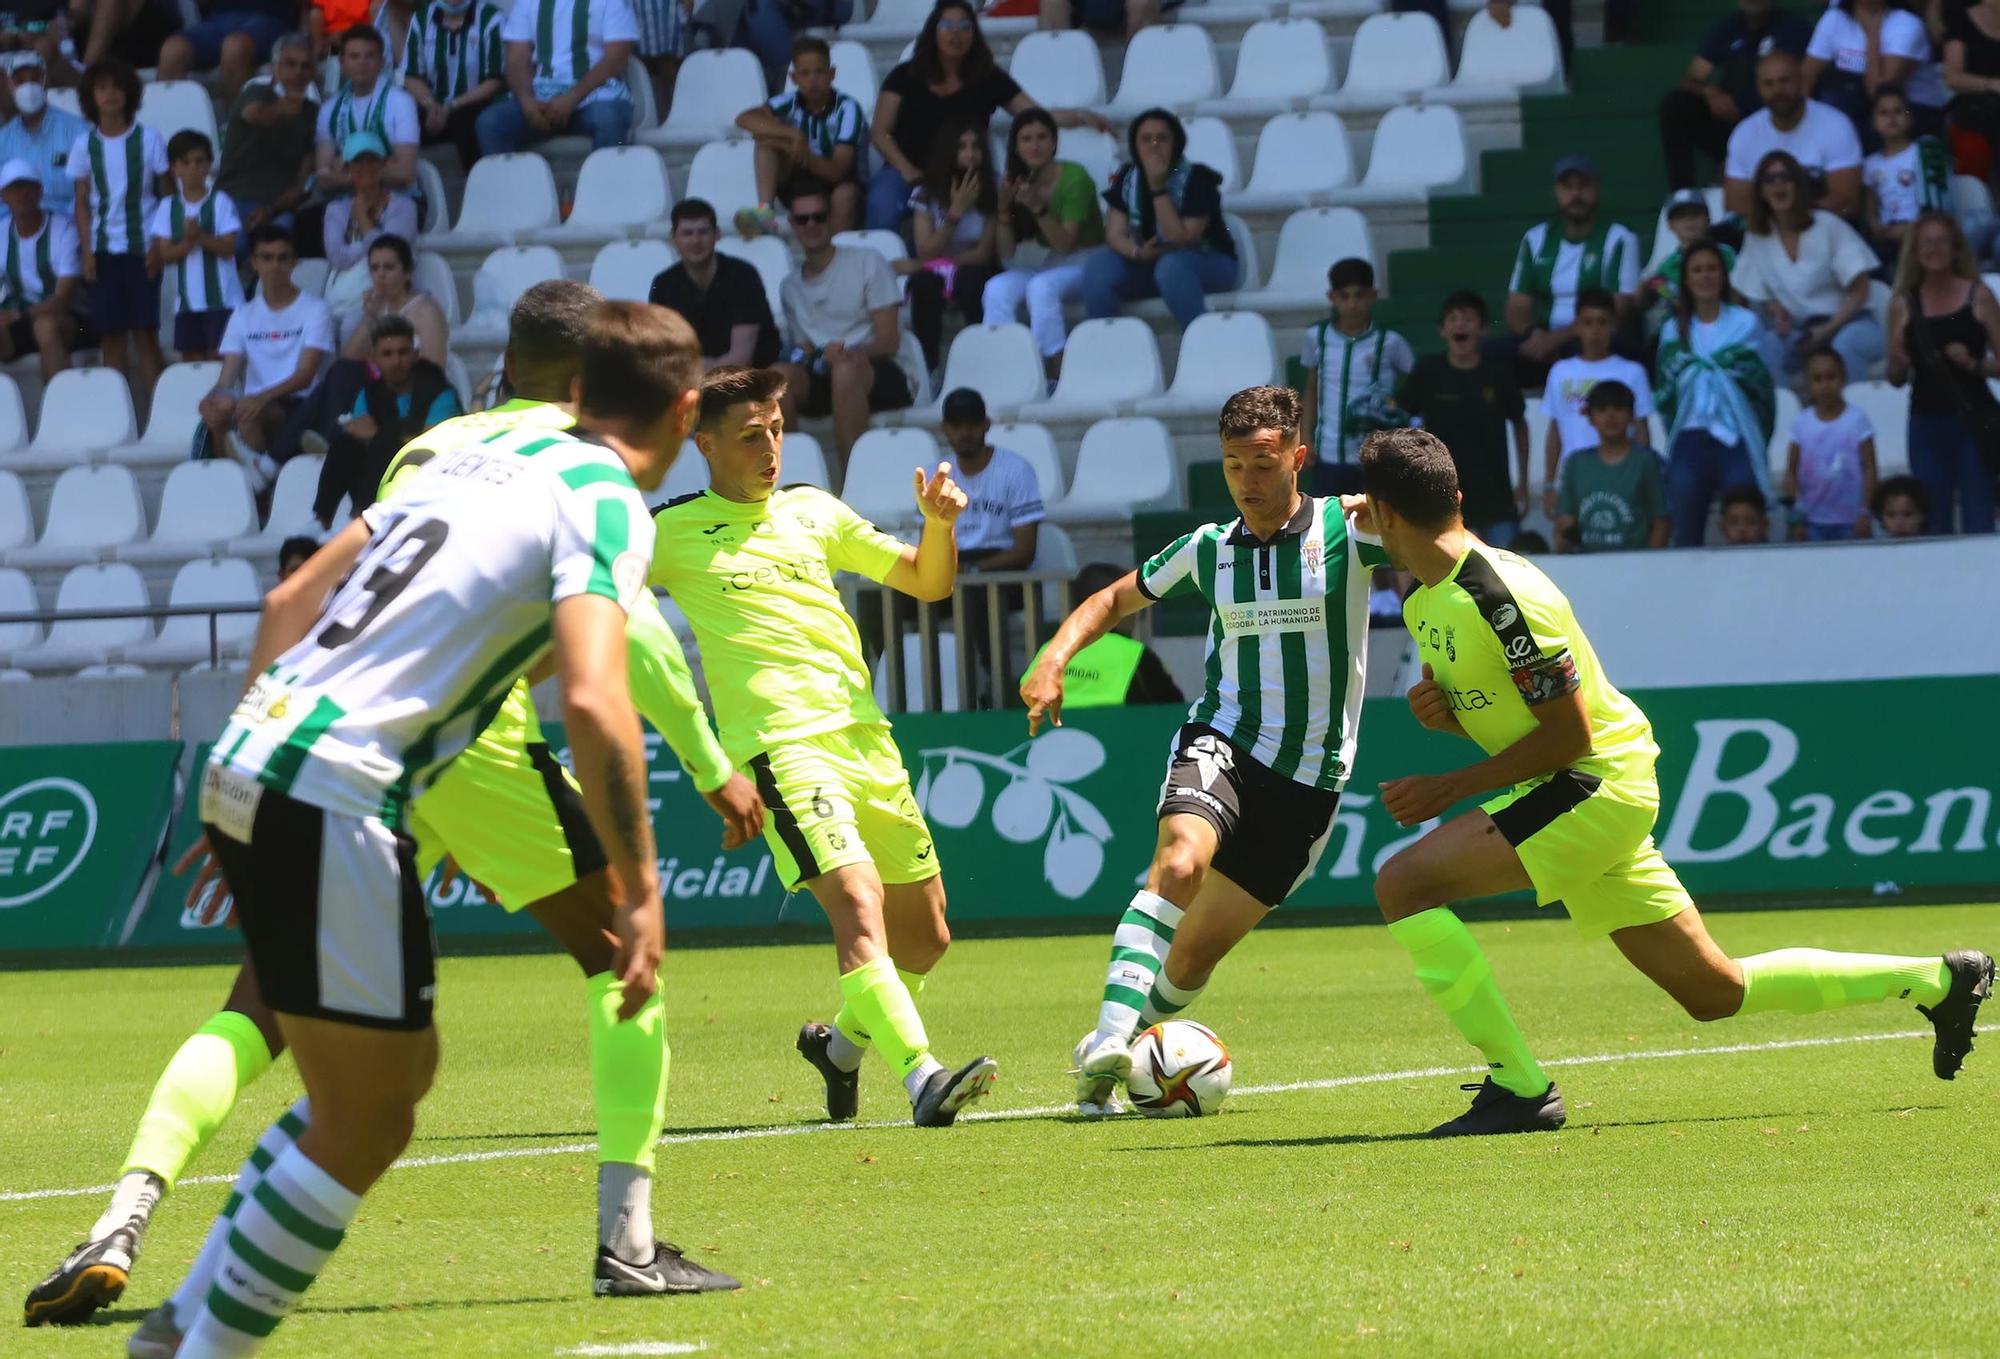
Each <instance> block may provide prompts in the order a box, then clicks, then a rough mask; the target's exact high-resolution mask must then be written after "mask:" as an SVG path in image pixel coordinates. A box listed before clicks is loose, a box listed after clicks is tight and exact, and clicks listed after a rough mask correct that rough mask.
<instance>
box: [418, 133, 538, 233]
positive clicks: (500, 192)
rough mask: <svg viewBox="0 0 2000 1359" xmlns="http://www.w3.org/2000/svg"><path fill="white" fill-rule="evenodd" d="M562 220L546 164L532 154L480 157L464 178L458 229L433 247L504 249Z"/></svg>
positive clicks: (454, 228) (525, 152)
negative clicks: (490, 245) (504, 246)
mask: <svg viewBox="0 0 2000 1359" xmlns="http://www.w3.org/2000/svg"><path fill="white" fill-rule="evenodd" d="M561 216H562V206H561V204H560V202H559V201H558V200H557V198H556V177H555V173H554V172H553V171H551V170H550V169H549V163H548V162H547V161H545V160H543V159H542V158H541V157H540V156H538V155H536V154H535V153H534V152H532V151H516V152H511V153H508V154H505V155H497V156H481V157H480V158H479V161H478V163H477V164H475V165H474V166H473V167H472V173H471V174H470V175H468V176H467V177H466V180H465V201H464V202H463V203H461V204H460V205H459V209H458V224H457V225H456V226H454V227H453V228H452V229H451V230H450V231H449V232H448V233H446V234H445V235H444V236H443V237H442V238H441V239H440V240H439V241H438V242H436V243H437V244H439V245H443V246H459V247H476V246H480V245H488V244H495V243H498V244H507V243H510V242H512V241H514V240H516V239H517V238H520V237H526V236H532V235H533V234H534V233H536V232H538V231H541V230H543V229H544V228H546V227H552V226H554V225H555V224H556V223H557V222H558V221H559V220H561Z"/></svg>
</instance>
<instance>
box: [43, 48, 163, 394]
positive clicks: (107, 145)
mask: <svg viewBox="0 0 2000 1359" xmlns="http://www.w3.org/2000/svg"><path fill="white" fill-rule="evenodd" d="M81 98H82V102H83V118H84V121H85V122H87V123H89V124H90V131H88V132H86V133H84V134H83V135H82V136H81V137H78V138H77V139H76V145H74V146H72V147H71V148H70V151H69V163H68V164H67V165H66V166H65V167H64V168H65V169H67V170H68V171H69V177H70V178H71V179H72V180H74V181H75V184H76V234H77V239H78V240H79V241H80V242H81V243H82V244H83V247H84V251H83V281H84V282H85V283H86V284H88V285H90V320H91V324H92V325H93V326H94V327H95V328H96V330H97V342H98V344H99V345H101V346H102V347H103V350H104V366H105V367H107V368H110V369H112V370H113V371H115V372H118V373H126V374H128V376H129V373H128V370H127V367H126V357H127V353H128V346H127V338H126V337H127V336H130V337H131V340H130V349H132V350H136V351H137V352H138V360H139V381H138V385H137V386H136V387H135V389H134V391H133V396H134V397H135V398H136V399H137V400H141V401H143V400H144V399H145V397H146V396H147V395H148V394H149V393H150V392H151V391H152V390H153V384H154V383H155V382H157V381H158V380H159V377H160V367H161V358H160V281H159V280H158V279H156V278H154V277H153V276H152V275H151V274H149V273H147V272H146V220H147V219H148V218H149V217H151V216H152V215H153V204H154V203H155V202H157V201H158V190H159V189H160V188H162V187H164V186H165V183H166V173H167V144H166V143H165V142H164V141H162V140H161V139H160V134H159V133H157V132H155V131H153V129H152V128H150V127H146V126H144V125H143V124H140V123H137V122H134V121H133V120H134V118H135V116H136V115H137V113H138V109H139V98H140V89H139V73H138V72H137V71H135V70H133V69H132V68H131V67H130V66H128V65H127V64H125V63H124V62H122V61H118V60H116V59H107V60H105V61H102V62H99V63H98V64H97V65H95V66H92V67H91V68H90V69H89V70H88V71H85V72H84V79H83V89H82V91H81Z"/></svg>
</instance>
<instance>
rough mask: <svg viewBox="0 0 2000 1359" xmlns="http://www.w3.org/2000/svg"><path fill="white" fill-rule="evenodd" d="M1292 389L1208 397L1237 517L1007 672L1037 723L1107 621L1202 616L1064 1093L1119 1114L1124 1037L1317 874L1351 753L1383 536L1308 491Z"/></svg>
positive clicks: (1088, 611)
mask: <svg viewBox="0 0 2000 1359" xmlns="http://www.w3.org/2000/svg"><path fill="white" fill-rule="evenodd" d="M1299 421H1300V403H1299V398H1298V396H1297V395H1296V394H1295V393H1294V392H1292V391H1291V390H1290V389H1289V388H1285V387H1251V388H1248V389H1247V390H1245V391H1241V392H1238V393H1237V394H1236V395H1234V396H1232V397H1230V398H1229V400H1228V402H1227V403H1226V404H1225V405H1224V406H1223V408H1222V418H1221V422H1220V423H1221V434H1222V468H1223V476H1224V478H1225V479H1226V480H1227V482H1228V483H1229V493H1230V497H1231V499H1233V500H1234V501H1235V502H1236V508H1237V512H1238V516H1239V517H1238V518H1237V519H1236V520H1234V521H1233V522H1231V523H1227V524H1205V525H1203V526H1202V527H1201V528H1199V529H1196V530H1195V531H1194V532H1193V533H1190V534H1187V535H1185V536H1183V537H1181V538H1180V539H1178V540H1177V541H1175V542H1174V543H1173V544H1171V545H1170V546H1168V547H1167V548H1166V549H1165V550H1163V551H1161V552H1160V553H1159V554H1157V555H1156V556H1154V557H1152V558H1150V559H1149V560H1148V561H1146V562H1145V564H1144V565H1142V566H1140V568H1139V569H1138V570H1137V571H1134V572H1132V573H1130V574H1128V575H1126V576H1125V577H1124V578H1123V579H1121V580H1119V581H1118V583H1117V584H1115V585H1112V586H1110V587H1108V588H1107V589H1104V590H1101V591H1099V592H1098V593H1097V594H1095V595H1092V596H1091V597H1090V598H1089V599H1087V600H1085V601H1084V602H1083V603H1082V604H1081V605H1080V606H1079V607H1078V608H1077V610H1076V611H1075V612H1074V613H1072V614H1071V615H1070V616H1069V618H1068V619H1067V620H1065V621H1064V623H1063V625H1062V627H1061V628H1060V629H1059V630H1058V631H1057V632H1056V635H1055V640H1053V641H1052V642H1050V643H1049V645H1048V647H1047V649H1046V650H1044V651H1043V653H1042V655H1041V658H1040V659H1039V660H1038V661H1037V662H1036V665H1035V668H1034V670H1033V671H1032V672H1031V673H1030V674H1029V676H1028V678H1027V679H1026V680H1025V681H1024V682H1023V683H1022V685H1021V697H1022V699H1023V700H1025V701H1026V703H1027V705H1028V731H1029V734H1030V735H1032V734H1033V733H1034V732H1035V731H1036V730H1037V729H1038V728H1039V727H1040V725H1041V720H1042V718H1043V716H1044V715H1047V716H1048V717H1049V718H1050V719H1051V720H1053V721H1055V722H1057V723H1058V724H1060V722H1061V714H1062V698H1063V680H1062V676H1063V667H1064V666H1065V665H1067V664H1068V663H1069V659H1070V657H1072V656H1073V655H1075V654H1076V653H1077V652H1078V651H1080V650H1082V649H1083V648H1084V647H1086V646H1088V645H1090V643H1092V642H1094V641H1096V640H1097V639H1098V638H1099V637H1102V636H1103V635H1104V634H1105V633H1106V632H1107V631H1109V630H1110V629H1111V628H1112V627H1113V626H1115V625H1116V624H1117V623H1118V622H1119V621H1120V620H1121V619H1124V618H1126V617H1129V616H1130V615H1132V614H1134V613H1137V612H1138V611H1139V610H1140V609H1143V608H1146V607H1148V606H1149V605H1151V604H1153V603H1155V602H1156V601H1158V600H1161V599H1165V598H1168V597H1170V596H1173V595H1178V594H1184V593H1187V592H1188V591H1191V590H1192V591H1197V592H1199V593H1200V595H1201V596H1202V598H1203V599H1204V600H1205V601H1207V603H1208V604H1209V606H1210V608H1211V609H1212V610H1213V617H1212V618H1211V619H1210V622H1209V631H1208V647H1207V660H1206V665H1207V683H1206V685H1205V686H1204V688H1203V690H1202V694H1201V697H1200V698H1199V699H1197V700H1196V701H1195V704H1194V706H1193V707H1192V708H1191V709H1189V711H1188V720H1187V723H1186V725H1184V726H1183V727H1181V729H1180V731H1179V733H1178V734H1177V735H1176V736H1175V738H1174V744H1173V748H1172V754H1171V755H1170V757H1169V759H1168V763H1167V778H1166V783H1165V784H1164V786H1163V787H1162V788H1161V790H1160V810H1159V817H1160V833H1159V839H1158V842H1157V844H1156V847H1155V848H1154V851H1153V865H1152V869H1151V871H1150V872H1148V874H1147V876H1146V886H1145V888H1144V889H1143V890H1141V891H1140V892H1139V893H1138V894H1137V895H1135V896H1134V897H1133V898H1132V903H1131V905H1130V906H1128V907H1127V908H1126V910H1125V914H1124V917H1123V918H1122V919H1121V920H1120V921H1119V923H1118V929H1117V932H1116V933H1115V934H1114V935H1113V936H1112V947H1111V969H1110V973H1109V975H1108V976H1107V978H1106V980H1105V983H1104V998H1103V1004H1102V1005H1101V1006H1100V1007H1099V1009H1098V1016H1097V1027H1096V1029H1095V1030H1093V1031H1092V1032H1091V1033H1088V1034H1086V1035H1085V1036H1084V1038H1083V1041H1082V1042H1080V1043H1078V1044H1077V1049H1076V1053H1075V1062H1076V1066H1077V1103H1078V1107H1079V1108H1080V1109H1081V1110H1082V1111H1083V1112H1084V1113H1086V1114H1104V1113H1115V1112H1117V1108H1118V1106H1117V1100H1116V1087H1117V1085H1118V1084H1119V1083H1120V1082H1121V1081H1123V1080H1124V1079H1125V1077H1126V1076H1127V1075H1128V1074H1129V1073H1130V1071H1131V1069H1132V1055H1131V1052H1130V1051H1129V1049H1128V1047H1127V1043H1128V1040H1129V1039H1130V1038H1131V1036H1132V1035H1133V1033H1134V1032H1136V1031H1137V1030H1138V1029H1140V1028H1141V1027H1143V1026H1145V1025H1149V1024H1155V1023H1158V1022H1159V1021H1160V1020H1162V1019H1167V1018H1170V1017H1171V1016H1173V1015H1176V1014H1179V1013H1180V1012H1181V1011H1183V1010H1185V1009H1187V1007H1188V1006H1190V1005H1192V1004H1193V1003H1194V1000H1195V997H1196V996H1198V995H1200V994H1201V991H1202V988H1203V987H1204V986H1206V985H1207V984H1208V979H1209V975H1210V974H1211V973H1212V972H1214V970H1215V967H1216V964H1217V963H1219V962H1221V961H1222V959H1223V957H1224V956H1226V955H1227V954H1228V952H1229V950H1230V949H1232V948H1234V947H1235V946H1236V944H1237V942H1238V941H1240V940H1241V939H1242V938H1243V936H1244V935H1246V934H1248V933H1249V932H1250V931H1251V929H1253V928H1254V927H1255V926H1256V924H1257V922H1258V921H1260V920H1262V919H1263V918H1264V917H1265V915H1267V914H1268V913H1269V912H1270V910H1271V909H1272V908H1273V907H1274V906H1277V905H1278V904H1279V903H1280V902H1282V901H1283V900H1284V899H1285V898H1286V897H1287V896H1289V895H1290V894H1291V892H1292V891H1293V889H1295V888H1296V887H1297V886H1298V885H1299V884H1300V883H1302V882H1304V881H1305V880H1306V878H1307V877H1308V876H1310V875H1311V873H1312V871H1313V868H1314V866H1315V865H1316V864H1317V863H1318V862H1319V855H1320V851H1321V850H1322V849H1323V848H1324V847H1325V845H1326V840H1327V836H1328V834H1329V833H1330V831H1331V829H1332V826H1333V814H1334V811H1335V809H1336V807H1337V806H1338V805H1339V802H1340V790H1341V788H1342V787H1343V786H1344V785H1345V784H1346V782H1347V776H1348V773H1349V771H1350V770H1351V769H1352V768H1353V766H1354V742H1355V735H1356V732H1357V730H1358V729H1359V727H1360V723H1361V695H1362V681H1363V676H1364V673H1365V670H1366V667H1367V657H1368V575H1369V572H1370V571H1371V570H1372V569H1373V568H1374V567H1376V566H1380V565H1383V564H1385V563H1386V562H1387V558H1386V557H1385V556H1384V555H1383V552H1382V549H1381V546H1380V544H1379V542H1378V541H1377V540H1375V539H1373V538H1372V537H1363V536H1361V535H1360V534H1358V533H1356V531H1355V529H1354V526H1353V524H1352V523H1351V522H1350V521H1349V519H1348V518H1347V517H1346V515H1345V514H1344V513H1343V512H1342V510H1341V506H1340V501H1339V500H1338V499H1333V498H1328V499H1321V498H1319V497H1315V496H1309V495H1305V494H1302V493H1301V492H1300V490H1299V472H1300V469H1301V468H1302V467H1303V466H1304V465H1305V461H1306V457H1307V454H1308V450H1307V448H1306V446H1305V444H1304V442H1303V441H1302V440H1301V439H1300V435H1299Z"/></svg>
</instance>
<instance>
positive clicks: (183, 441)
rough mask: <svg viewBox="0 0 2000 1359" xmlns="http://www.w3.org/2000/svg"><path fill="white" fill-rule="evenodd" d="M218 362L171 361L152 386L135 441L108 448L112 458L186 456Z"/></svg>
mask: <svg viewBox="0 0 2000 1359" xmlns="http://www.w3.org/2000/svg"><path fill="white" fill-rule="evenodd" d="M221 374H222V365H221V364H220V363H173V364H168V365H167V367H166V369H165V370H164V371H163V372H161V374H160V380H159V381H158V382H157V383H155V384H154V386H153V410H152V413H151V414H150V415H149V416H147V418H146V432H145V434H143V435H141V436H140V438H139V439H138V441H137V442H135V443H130V444H125V445H122V446H120V447H118V448H114V449H113V450H111V459H112V461H114V462H124V463H135V464H136V463H170V462H180V461H183V460H185V459H186V458H187V456H188V452H189V450H190V449H191V448H193V446H194V433H195V430H196V429H198V428H199V427H200V426H201V399H202V398H203V397H205V396H207V395H208V394H209V393H210V392H211V391H213V390H214V389H215V380H216V379H217V378H218V377H220V376H221Z"/></svg>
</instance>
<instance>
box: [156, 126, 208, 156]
mask: <svg viewBox="0 0 2000 1359" xmlns="http://www.w3.org/2000/svg"><path fill="white" fill-rule="evenodd" d="M197 151H201V152H204V153H206V154H207V156H208V158H209V159H210V160H214V159H215V143H214V142H212V141H210V140H209V139H208V134H207V133H206V132H197V131H195V130H194V129H193V128H191V127H184V128H182V129H181V130H180V131H179V132H176V133H175V134H174V135H173V136H171V137H169V138H167V164H169V165H173V164H175V163H176V162H178V161H179V160H180V159H181V157H183V156H189V155H193V154H194V153H195V152H197Z"/></svg>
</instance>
